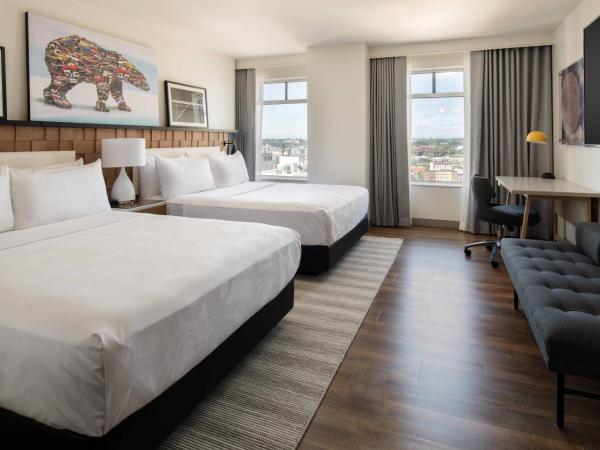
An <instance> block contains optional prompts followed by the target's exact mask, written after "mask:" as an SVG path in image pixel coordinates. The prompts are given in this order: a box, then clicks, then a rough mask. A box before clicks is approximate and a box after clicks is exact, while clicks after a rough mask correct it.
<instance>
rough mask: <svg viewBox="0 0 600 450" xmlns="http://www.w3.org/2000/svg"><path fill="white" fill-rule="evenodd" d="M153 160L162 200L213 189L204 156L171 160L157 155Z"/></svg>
mask: <svg viewBox="0 0 600 450" xmlns="http://www.w3.org/2000/svg"><path fill="white" fill-rule="evenodd" d="M155 160H156V171H157V172H158V182H159V184H160V192H161V194H162V196H163V198H166V199H169V198H173V197H177V196H179V195H185V194H193V193H194V192H201V191H208V190H211V189H214V188H215V181H214V179H213V176H212V172H211V171H210V163H209V162H208V158H207V157H206V156H194V157H184V158H180V159H173V158H163V157H162V156H158V155H157V156H155Z"/></svg>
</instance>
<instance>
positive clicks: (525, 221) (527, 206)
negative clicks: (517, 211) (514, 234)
mask: <svg viewBox="0 0 600 450" xmlns="http://www.w3.org/2000/svg"><path fill="white" fill-rule="evenodd" d="M530 209H531V196H530V195H527V196H525V211H524V213H523V224H522V225H521V239H526V238H527V225H528V223H529V210H530Z"/></svg>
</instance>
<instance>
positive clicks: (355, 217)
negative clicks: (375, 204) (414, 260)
mask: <svg viewBox="0 0 600 450" xmlns="http://www.w3.org/2000/svg"><path fill="white" fill-rule="evenodd" d="M368 204H369V194H368V191H367V190H366V189H364V188H362V187H358V186H339V185H321V184H299V183H271V182H246V183H241V184H236V185H234V186H230V187H225V188H220V189H215V190H209V191H203V192H199V193H195V194H188V195H184V196H180V197H175V198H171V199H169V200H168V201H167V210H168V214H170V215H175V216H183V217H195V218H212V219H224V220H231V221H243V222H261V223H266V224H271V225H279V226H283V227H289V228H292V229H294V230H296V231H298V232H299V233H300V238H301V241H302V259H301V262H300V271H301V272H303V273H308V274H315V275H316V274H318V273H320V272H321V271H324V270H327V269H329V267H331V266H332V265H333V264H334V263H335V261H337V259H339V258H340V257H341V256H342V255H343V254H344V253H345V252H346V251H347V250H348V249H349V248H350V247H351V246H352V244H354V243H355V242H356V241H357V240H358V239H360V237H361V236H362V235H363V234H364V233H365V232H366V231H367V227H368V221H367V210H368Z"/></svg>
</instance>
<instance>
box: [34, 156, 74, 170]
mask: <svg viewBox="0 0 600 450" xmlns="http://www.w3.org/2000/svg"><path fill="white" fill-rule="evenodd" d="M79 166H83V158H79V159H77V160H75V161H69V162H66V163H58V164H51V165H49V166H42V167H32V168H30V169H28V170H57V169H69V168H71V167H79Z"/></svg>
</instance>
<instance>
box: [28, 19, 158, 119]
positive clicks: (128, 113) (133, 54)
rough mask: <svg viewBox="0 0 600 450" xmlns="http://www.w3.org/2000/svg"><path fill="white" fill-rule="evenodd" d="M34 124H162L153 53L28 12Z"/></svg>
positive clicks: (31, 109)
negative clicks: (42, 122) (35, 122)
mask: <svg viewBox="0 0 600 450" xmlns="http://www.w3.org/2000/svg"><path fill="white" fill-rule="evenodd" d="M26 24H27V77H28V95H29V120H35V121H44V122H68V123H88V124H110V125H147V126H157V125H159V112H158V95H159V94H158V73H157V68H156V57H155V55H154V52H153V50H152V49H150V48H147V47H142V46H140V45H137V44H133V43H130V42H126V41H123V40H121V39H117V38H114V37H110V36H106V35H104V34H101V33H97V32H94V31H90V30H86V29H84V28H80V27H77V26H75V25H70V24H67V23H64V22H60V21H58V20H54V19H50V18H48V17H44V16H40V15H38V14H33V13H29V12H28V13H27V14H26Z"/></svg>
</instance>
